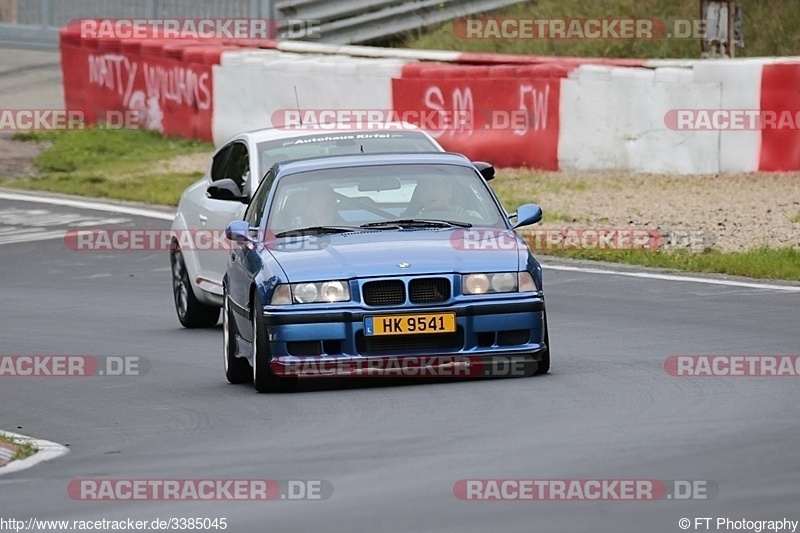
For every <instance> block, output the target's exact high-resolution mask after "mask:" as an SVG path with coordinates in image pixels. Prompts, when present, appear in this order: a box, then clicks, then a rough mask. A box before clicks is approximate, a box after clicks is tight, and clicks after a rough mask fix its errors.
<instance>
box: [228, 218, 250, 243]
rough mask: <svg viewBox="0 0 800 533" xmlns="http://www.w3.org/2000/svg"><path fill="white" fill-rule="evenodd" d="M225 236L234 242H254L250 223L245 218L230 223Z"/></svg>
mask: <svg viewBox="0 0 800 533" xmlns="http://www.w3.org/2000/svg"><path fill="white" fill-rule="evenodd" d="M225 237H227V238H228V240H230V241H233V242H241V243H248V242H252V240H253V239H252V238H251V237H250V224H249V223H248V222H247V221H244V220H236V221H234V222H231V223H230V224H228V227H227V228H225Z"/></svg>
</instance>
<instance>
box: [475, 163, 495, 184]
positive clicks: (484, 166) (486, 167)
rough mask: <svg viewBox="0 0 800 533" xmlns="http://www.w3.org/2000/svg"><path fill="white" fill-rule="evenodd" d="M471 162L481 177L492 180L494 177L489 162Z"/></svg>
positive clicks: (492, 168)
mask: <svg viewBox="0 0 800 533" xmlns="http://www.w3.org/2000/svg"><path fill="white" fill-rule="evenodd" d="M472 164H473V165H475V168H477V169H478V172H480V173H481V176H483V179H485V180H486V181H492V180H493V179H494V167H493V166H492V164H491V163H486V162H484V161H473V162H472Z"/></svg>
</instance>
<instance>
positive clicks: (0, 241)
mask: <svg viewBox="0 0 800 533" xmlns="http://www.w3.org/2000/svg"><path fill="white" fill-rule="evenodd" d="M64 235H65V232H64V231H42V232H39V233H28V234H25V233H22V234H18V235H9V236H2V237H0V246H2V245H4V244H18V243H21V242H36V241H49V240H55V239H63V238H64Z"/></svg>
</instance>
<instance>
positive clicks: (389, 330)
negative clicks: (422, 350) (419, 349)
mask: <svg viewBox="0 0 800 533" xmlns="http://www.w3.org/2000/svg"><path fill="white" fill-rule="evenodd" d="M455 330H456V314H455V313H435V314H424V315H384V316H368V317H366V318H364V334H365V335H367V336H370V337H371V336H374V335H411V334H420V333H453V332H454V331H455Z"/></svg>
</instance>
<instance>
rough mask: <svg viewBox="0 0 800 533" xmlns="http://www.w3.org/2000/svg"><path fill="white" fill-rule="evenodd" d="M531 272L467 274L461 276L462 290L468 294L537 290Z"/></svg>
mask: <svg viewBox="0 0 800 533" xmlns="http://www.w3.org/2000/svg"><path fill="white" fill-rule="evenodd" d="M536 290H537V289H536V283H534V281H533V277H531V274H530V272H498V273H496V274H465V275H463V276H461V291H462V292H463V293H464V294H466V295H476V294H498V293H507V292H536Z"/></svg>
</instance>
